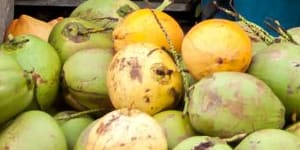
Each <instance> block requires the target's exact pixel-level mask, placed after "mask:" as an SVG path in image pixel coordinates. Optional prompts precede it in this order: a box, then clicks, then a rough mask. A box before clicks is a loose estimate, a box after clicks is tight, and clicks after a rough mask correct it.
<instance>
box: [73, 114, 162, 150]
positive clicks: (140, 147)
mask: <svg viewBox="0 0 300 150" xmlns="http://www.w3.org/2000/svg"><path fill="white" fill-rule="evenodd" d="M99 128H101V131H102V132H98V129H99ZM104 131H105V132H104ZM103 149H106V150H114V149H119V150H128V149H130V150H151V149H152V150H167V141H166V138H165V136H164V133H163V131H162V128H161V127H160V126H159V124H158V123H157V122H156V121H155V120H154V119H153V118H152V117H151V116H150V115H148V114H146V113H144V112H141V111H140V110H137V109H127V108H124V109H119V110H114V111H112V112H110V113H108V114H106V115H104V116H103V117H101V118H99V119H97V120H96V121H94V123H93V124H91V125H90V126H89V127H88V128H87V129H86V130H85V131H83V133H82V134H81V136H80V137H79V139H78V141H77V143H76V145H75V149H74V150H103Z"/></svg>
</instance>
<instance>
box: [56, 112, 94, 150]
mask: <svg viewBox="0 0 300 150" xmlns="http://www.w3.org/2000/svg"><path fill="white" fill-rule="evenodd" d="M75 113H78V112H76V111H62V112H59V113H57V114H56V115H55V116H54V118H55V119H56V120H57V122H58V124H59V126H60V127H61V128H62V131H63V133H64V135H65V137H66V140H67V144H68V149H73V148H74V145H75V143H76V141H77V139H78V138H79V136H80V134H81V132H82V131H83V130H84V129H85V128H86V127H88V125H90V124H91V123H92V122H93V121H94V119H93V118H91V117H90V116H88V115H82V116H78V117H71V115H73V114H75Z"/></svg>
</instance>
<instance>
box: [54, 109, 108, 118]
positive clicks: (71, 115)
mask: <svg viewBox="0 0 300 150" xmlns="http://www.w3.org/2000/svg"><path fill="white" fill-rule="evenodd" d="M103 110H104V109H90V110H85V111H81V112H78V113H73V114H68V115H66V116H59V117H55V119H57V120H69V119H73V118H77V117H80V116H83V115H87V114H91V113H96V112H101V111H103Z"/></svg>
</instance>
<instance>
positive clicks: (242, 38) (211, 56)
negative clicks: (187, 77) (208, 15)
mask: <svg viewBox="0 0 300 150" xmlns="http://www.w3.org/2000/svg"><path fill="white" fill-rule="evenodd" d="M181 51H182V57H183V62H184V63H185V64H186V67H187V69H188V70H189V71H190V73H191V74H192V75H193V76H194V77H195V78H196V79H201V78H202V77H204V76H207V75H210V74H212V73H214V72H218V71H239V72H244V71H246V70H247V68H248V66H249V64H250V61H251V58H252V46H251V40H250V38H249V36H248V35H247V33H246V32H245V31H244V30H243V29H242V27H240V26H239V25H238V24H237V23H235V22H233V21H229V20H225V19H209V20H205V21H202V22H200V23H198V24H197V25H195V26H194V27H192V28H191V29H190V30H189V31H188V33H187V34H186V35H185V37H184V39H183V42H182V49H181Z"/></svg>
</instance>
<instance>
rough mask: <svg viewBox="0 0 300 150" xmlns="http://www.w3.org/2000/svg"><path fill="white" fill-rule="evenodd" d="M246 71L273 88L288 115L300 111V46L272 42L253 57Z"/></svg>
mask: <svg viewBox="0 0 300 150" xmlns="http://www.w3.org/2000/svg"><path fill="white" fill-rule="evenodd" d="M248 73H249V74H251V75H253V76H255V77H257V78H259V79H261V80H262V81H264V82H265V83H266V84H267V85H268V86H269V87H270V88H271V89H272V90H273V92H274V93H275V94H276V95H277V96H278V98H279V99H280V100H281V101H282V103H283V104H284V106H285V107H286V112H287V115H288V116H290V115H291V114H293V113H295V114H299V113H300V78H299V77H300V46H298V45H295V44H292V43H289V42H281V43H276V44H272V45H271V46H269V47H268V48H267V49H265V50H263V51H262V52H260V53H259V54H257V55H255V56H254V57H253V60H252V63H251V65H250V67H249V70H248Z"/></svg>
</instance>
